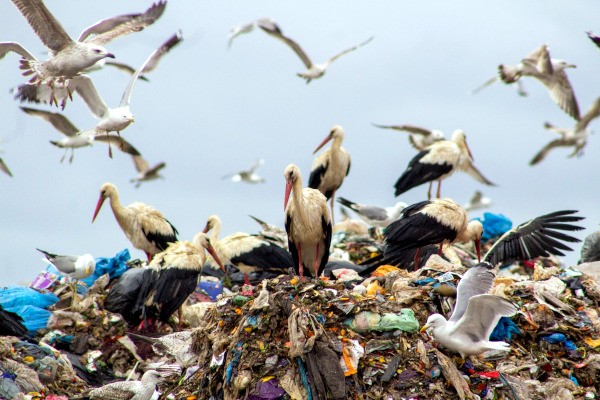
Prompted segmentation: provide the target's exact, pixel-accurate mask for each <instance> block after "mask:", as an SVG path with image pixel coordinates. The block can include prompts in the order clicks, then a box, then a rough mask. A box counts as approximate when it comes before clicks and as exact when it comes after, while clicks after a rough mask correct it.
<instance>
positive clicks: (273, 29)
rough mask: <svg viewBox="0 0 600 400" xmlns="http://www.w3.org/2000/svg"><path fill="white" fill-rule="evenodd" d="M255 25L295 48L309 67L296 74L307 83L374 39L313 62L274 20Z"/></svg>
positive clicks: (261, 20)
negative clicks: (333, 63)
mask: <svg viewBox="0 0 600 400" xmlns="http://www.w3.org/2000/svg"><path fill="white" fill-rule="evenodd" d="M251 24H252V23H250V24H247V25H242V29H241V30H242V31H243V30H244V27H245V29H246V30H248V31H250V30H252V28H247V26H248V25H251ZM255 25H256V26H258V27H259V28H260V29H262V30H263V31H265V32H266V33H268V34H269V35H271V36H273V37H275V38H277V39H279V40H281V41H283V42H284V43H285V44H287V45H288V46H289V47H290V48H291V49H292V50H294V52H295V53H296V54H297V55H298V57H300V59H301V60H302V62H303V63H304V65H305V66H306V68H307V69H306V71H304V72H300V73H298V74H296V75H298V76H299V77H301V78H304V79H305V80H306V83H310V81H311V80H313V79H317V78H320V77H322V76H323V75H325V71H326V70H327V68H328V67H329V65H330V64H331V63H332V62H334V61H335V60H337V59H338V58H340V57H341V56H343V55H345V54H348V53H350V52H351V51H354V50H356V49H358V48H359V47H362V46H364V45H366V44H367V43H369V42H370V41H371V40H373V37H370V38H369V39H367V40H365V41H364V42H362V43H360V44H358V45H356V46H353V47H350V48H348V49H346V50H343V51H341V52H339V53H337V54H336V55H334V56H333V57H331V58H330V59H329V60H327V61H325V62H324V63H322V64H313V62H312V61H311V59H310V57H308V55H307V54H306V53H305V52H304V50H303V49H302V47H300V45H299V44H298V43H296V42H295V41H294V40H292V39H290V38H289V37H287V36H285V35H284V34H283V32H282V31H281V28H280V27H279V25H277V24H276V23H275V22H274V21H273V20H270V19H268V18H263V19H260V20H257V21H255ZM236 36H237V35H236ZM234 37H235V36H234Z"/></svg>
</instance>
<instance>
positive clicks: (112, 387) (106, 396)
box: [88, 370, 161, 400]
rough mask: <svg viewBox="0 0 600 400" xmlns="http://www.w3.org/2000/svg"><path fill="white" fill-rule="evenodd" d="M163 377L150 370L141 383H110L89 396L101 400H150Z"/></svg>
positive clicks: (93, 391) (145, 373)
mask: <svg viewBox="0 0 600 400" xmlns="http://www.w3.org/2000/svg"><path fill="white" fill-rule="evenodd" d="M160 380H161V375H160V373H158V372H157V371H155V370H148V371H146V372H144V375H142V379H141V380H140V381H120V382H113V383H109V384H108V385H104V386H102V387H99V388H96V389H92V390H91V391H90V392H89V393H88V396H89V397H90V398H91V399H99V400H150V399H151V398H152V396H153V395H154V391H155V390H156V384H157V382H158V381H160Z"/></svg>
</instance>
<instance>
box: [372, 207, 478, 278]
mask: <svg viewBox="0 0 600 400" xmlns="http://www.w3.org/2000/svg"><path fill="white" fill-rule="evenodd" d="M482 234H483V225H482V224H481V222H479V221H471V222H468V219H467V212H466V211H465V209H464V208H462V207H461V206H460V205H458V204H456V203H455V202H454V201H453V200H452V199H448V198H445V199H435V200H431V201H421V202H419V203H415V204H412V205H410V206H408V207H406V208H405V209H404V211H403V212H402V216H401V217H400V218H399V219H398V220H396V221H394V222H392V223H391V224H390V225H388V227H387V228H386V230H385V232H384V235H385V248H384V252H383V257H384V259H386V260H390V261H393V260H395V259H397V258H399V257H401V256H402V255H403V254H404V253H405V252H407V251H410V250H413V249H415V248H417V249H420V248H421V247H424V246H427V245H431V244H437V245H439V246H440V251H439V253H440V254H441V250H442V246H443V244H445V243H448V244H452V243H454V242H467V241H471V240H472V241H474V242H475V249H476V251H477V259H478V260H479V259H480V256H481V253H480V243H481V235H482ZM414 265H415V266H418V265H419V251H418V250H417V252H416V253H415V261H414Z"/></svg>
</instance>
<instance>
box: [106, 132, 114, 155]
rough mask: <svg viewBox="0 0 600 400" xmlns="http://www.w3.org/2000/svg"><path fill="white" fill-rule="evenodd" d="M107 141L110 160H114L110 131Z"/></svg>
mask: <svg viewBox="0 0 600 400" xmlns="http://www.w3.org/2000/svg"><path fill="white" fill-rule="evenodd" d="M106 141H107V143H108V156H109V157H110V158H113V157H112V147H111V145H110V136H108V131H106Z"/></svg>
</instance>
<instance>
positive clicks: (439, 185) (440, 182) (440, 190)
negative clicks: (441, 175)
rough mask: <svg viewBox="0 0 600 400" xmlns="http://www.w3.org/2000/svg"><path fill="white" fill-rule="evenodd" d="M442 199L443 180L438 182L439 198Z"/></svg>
mask: <svg viewBox="0 0 600 400" xmlns="http://www.w3.org/2000/svg"><path fill="white" fill-rule="evenodd" d="M440 197H442V180H441V179H440V180H438V190H437V198H438V199H439V198H440Z"/></svg>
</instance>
